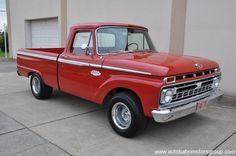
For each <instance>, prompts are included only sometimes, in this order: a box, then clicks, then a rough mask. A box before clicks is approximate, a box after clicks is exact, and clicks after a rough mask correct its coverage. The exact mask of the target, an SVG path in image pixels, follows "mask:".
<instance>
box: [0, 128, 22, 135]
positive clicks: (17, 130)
mask: <svg viewBox="0 0 236 156" xmlns="http://www.w3.org/2000/svg"><path fill="white" fill-rule="evenodd" d="M24 129H26V128H19V129H16V130H13V131H8V132H5V133H1V134H0V136H1V135H5V134H9V133H14V132H17V131H21V130H24Z"/></svg>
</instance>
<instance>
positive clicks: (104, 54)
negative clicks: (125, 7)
mask: <svg viewBox="0 0 236 156" xmlns="http://www.w3.org/2000/svg"><path fill="white" fill-rule="evenodd" d="M104 28H135V29H140V30H148V29H147V28H137V27H126V26H102V27H98V28H96V30H95V39H96V42H95V43H96V54H97V55H99V56H106V55H110V54H117V53H103V54H100V53H99V52H98V39H97V31H98V30H99V29H104Z"/></svg>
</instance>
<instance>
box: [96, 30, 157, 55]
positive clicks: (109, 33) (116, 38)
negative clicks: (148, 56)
mask: <svg viewBox="0 0 236 156" xmlns="http://www.w3.org/2000/svg"><path fill="white" fill-rule="evenodd" d="M97 49H98V53H99V54H107V53H121V52H136V51H154V50H155V48H154V46H153V44H152V42H151V39H150V37H149V35H148V32H147V30H145V29H137V28H126V27H111V28H109V27H107V28H100V29H98V30H97Z"/></svg>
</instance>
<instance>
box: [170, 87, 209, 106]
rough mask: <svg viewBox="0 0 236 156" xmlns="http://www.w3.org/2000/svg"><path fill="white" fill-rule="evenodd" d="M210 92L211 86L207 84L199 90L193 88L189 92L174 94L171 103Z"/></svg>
mask: <svg viewBox="0 0 236 156" xmlns="http://www.w3.org/2000/svg"><path fill="white" fill-rule="evenodd" d="M193 86H194V85H193ZM195 86H196V85H195ZM210 90H212V84H207V85H204V86H201V87H200V88H194V89H189V90H185V91H180V92H177V93H176V94H174V96H173V99H172V102H175V101H178V100H182V99H185V98H189V97H193V96H196V95H199V94H201V93H205V92H208V91H210Z"/></svg>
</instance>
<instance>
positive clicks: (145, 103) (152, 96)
mask: <svg viewBox="0 0 236 156" xmlns="http://www.w3.org/2000/svg"><path fill="white" fill-rule="evenodd" d="M162 85H163V82H162V81H160V80H156V79H151V78H149V77H137V76H127V75H125V76H124V75H114V76H111V77H110V78H109V79H107V80H106V81H105V82H104V83H103V84H102V85H101V86H100V87H99V88H98V90H97V91H96V93H95V101H97V102H98V103H100V104H101V103H103V101H104V99H105V98H106V96H107V95H108V94H109V92H110V91H112V90H114V89H116V88H125V89H128V90H132V91H133V92H134V93H136V94H137V96H138V97H139V98H140V100H141V103H142V108H143V111H144V114H145V116H149V117H151V116H152V114H151V111H152V110H153V109H157V107H158V99H159V93H160V88H161V86H162Z"/></svg>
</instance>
